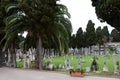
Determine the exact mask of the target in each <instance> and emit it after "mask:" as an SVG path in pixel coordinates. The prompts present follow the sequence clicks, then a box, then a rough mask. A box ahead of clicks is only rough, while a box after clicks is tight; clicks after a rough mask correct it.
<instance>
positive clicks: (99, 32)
mask: <svg viewBox="0 0 120 80" xmlns="http://www.w3.org/2000/svg"><path fill="white" fill-rule="evenodd" d="M102 39H103V33H102V29H101V27H98V28H97V29H96V42H97V43H98V44H99V45H102V44H103V40H102Z"/></svg>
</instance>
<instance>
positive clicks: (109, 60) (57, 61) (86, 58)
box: [18, 55, 120, 78]
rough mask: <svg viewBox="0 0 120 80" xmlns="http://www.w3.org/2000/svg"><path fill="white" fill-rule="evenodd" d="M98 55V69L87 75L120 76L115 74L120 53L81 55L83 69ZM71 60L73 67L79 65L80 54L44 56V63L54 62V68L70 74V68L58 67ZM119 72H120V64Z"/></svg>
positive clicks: (19, 63)
mask: <svg viewBox="0 0 120 80" xmlns="http://www.w3.org/2000/svg"><path fill="white" fill-rule="evenodd" d="M94 57H96V59H97V60H96V61H97V64H98V71H95V72H94V71H90V72H87V73H85V75H88V76H89V75H92V76H102V77H114V78H120V74H119V75H118V74H114V65H115V63H114V58H115V59H116V61H118V62H119V63H120V55H106V56H105V55H82V56H81V57H80V65H81V68H82V69H86V67H89V68H90V67H91V63H92V60H93V58H94ZM66 59H69V60H70V66H71V67H72V68H77V67H78V55H74V56H73V55H69V56H57V57H54V58H52V57H51V58H44V64H45V65H48V64H49V63H51V64H53V65H54V66H55V67H54V70H55V71H59V72H63V73H66V74H69V70H65V69H56V68H57V67H58V66H59V65H62V66H65V60H66ZM104 59H105V60H106V66H107V68H108V72H103V67H104ZM18 67H23V62H18ZM118 72H119V73H120V65H119V69H118Z"/></svg>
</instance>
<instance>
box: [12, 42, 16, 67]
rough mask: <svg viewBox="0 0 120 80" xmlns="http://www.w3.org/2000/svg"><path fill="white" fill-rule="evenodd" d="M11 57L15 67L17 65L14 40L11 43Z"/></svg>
mask: <svg viewBox="0 0 120 80" xmlns="http://www.w3.org/2000/svg"><path fill="white" fill-rule="evenodd" d="M11 57H12V65H13V67H16V53H15V44H14V42H13V43H12V44H11Z"/></svg>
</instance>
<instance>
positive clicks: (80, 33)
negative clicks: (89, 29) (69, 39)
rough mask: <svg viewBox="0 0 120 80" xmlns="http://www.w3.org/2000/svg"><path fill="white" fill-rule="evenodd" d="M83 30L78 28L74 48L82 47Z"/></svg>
mask: <svg viewBox="0 0 120 80" xmlns="http://www.w3.org/2000/svg"><path fill="white" fill-rule="evenodd" d="M83 37H84V36H83V30H82V28H81V27H80V28H79V29H78V31H77V33H76V46H77V48H81V47H83V45H84V42H83Z"/></svg>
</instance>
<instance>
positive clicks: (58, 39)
mask: <svg viewBox="0 0 120 80" xmlns="http://www.w3.org/2000/svg"><path fill="white" fill-rule="evenodd" d="M11 6H13V5H11ZM11 6H9V7H8V8H7V10H8V11H10V10H11V9H12V7H11ZM14 6H15V5H14ZM10 8H11V9H10ZM13 8H14V7H13ZM16 8H18V10H19V11H18V12H20V11H22V13H21V14H20V15H19V16H18V14H17V13H16V14H12V15H10V16H8V17H7V18H6V25H7V26H6V35H5V37H4V38H6V39H7V41H6V45H5V48H6V47H7V45H8V42H11V39H13V38H15V36H17V34H18V33H19V32H21V31H28V36H30V37H36V38H37V44H36V45H37V56H36V64H37V66H36V67H38V68H39V69H42V65H43V63H42V57H43V56H42V43H43V39H44V38H45V37H47V36H50V37H51V39H53V40H54V41H55V43H56V44H57V46H58V48H59V50H60V51H63V50H65V48H66V50H68V42H69V35H68V34H69V33H71V31H72V27H71V23H70V21H69V13H68V10H67V8H66V7H65V6H64V5H61V4H58V3H57V0H44V1H43V0H34V1H30V0H22V1H20V4H19V6H16ZM23 14H24V15H23ZM64 15H68V17H65V16H64ZM48 41H49V39H48Z"/></svg>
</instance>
